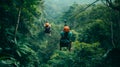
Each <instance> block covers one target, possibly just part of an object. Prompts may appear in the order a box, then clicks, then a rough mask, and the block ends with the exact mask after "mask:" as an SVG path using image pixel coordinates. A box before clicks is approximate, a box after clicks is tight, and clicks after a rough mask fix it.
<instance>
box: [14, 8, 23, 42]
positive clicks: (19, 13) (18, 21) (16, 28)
mask: <svg viewBox="0 0 120 67" xmlns="http://www.w3.org/2000/svg"><path fill="white" fill-rule="evenodd" d="M20 15H21V8H19V12H18V19H17V24H16V27H15V32H14V42H15V43H16V42H17V40H16V34H17V30H18V26H19V23H20Z"/></svg>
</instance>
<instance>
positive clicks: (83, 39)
mask: <svg viewBox="0 0 120 67" xmlns="http://www.w3.org/2000/svg"><path fill="white" fill-rule="evenodd" d="M105 1H106V2H107V3H108V4H109V7H108V6H106V5H104V4H103V3H102V4H92V5H91V6H89V8H87V9H85V10H83V9H84V8H85V7H87V5H80V4H76V3H74V4H73V5H71V6H70V7H69V9H68V10H67V11H65V12H62V13H60V14H59V16H57V18H56V17H52V19H51V20H50V18H51V16H48V15H46V13H47V12H44V10H45V9H44V8H45V7H44V1H43V0H0V67H119V65H120V64H119V62H120V55H119V52H120V36H119V35H120V19H119V18H120V1H119V0H113V2H111V3H109V0H105ZM56 8H57V7H56ZM49 9H51V8H47V10H48V11H49ZM55 10H56V9H55ZM81 10H83V11H81ZM50 11H51V10H50ZM53 11H54V10H53ZM53 11H51V12H48V13H49V15H50V13H52V12H53ZM46 16H48V17H46ZM47 19H49V20H48V22H50V23H51V25H52V32H51V33H52V36H49V35H47V34H44V32H43V31H44V27H43V24H44V22H45V20H47ZM64 19H66V20H67V24H68V25H69V26H70V27H71V31H72V32H73V37H72V51H71V52H69V51H68V50H67V49H66V48H64V49H63V50H62V51H60V50H59V40H60V32H61V31H62V29H63V26H64V23H63V20H64Z"/></svg>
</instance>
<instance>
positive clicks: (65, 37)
mask: <svg viewBox="0 0 120 67" xmlns="http://www.w3.org/2000/svg"><path fill="white" fill-rule="evenodd" d="M71 34H72V33H71V32H62V33H61V39H60V42H61V43H70V41H71V40H70V37H71Z"/></svg>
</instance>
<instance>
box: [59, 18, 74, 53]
mask: <svg viewBox="0 0 120 67" xmlns="http://www.w3.org/2000/svg"><path fill="white" fill-rule="evenodd" d="M64 22H65V25H64V28H63V31H62V32H61V33H60V35H61V38H60V50H61V49H62V47H67V48H68V50H69V51H70V50H71V37H72V32H71V31H70V27H69V26H68V25H67V24H66V20H65V21H64Z"/></svg>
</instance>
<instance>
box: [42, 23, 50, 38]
mask: <svg viewBox="0 0 120 67" xmlns="http://www.w3.org/2000/svg"><path fill="white" fill-rule="evenodd" d="M44 29H45V30H44V33H46V34H49V35H50V36H51V24H50V23H49V22H47V21H46V22H45V24H44Z"/></svg>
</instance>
